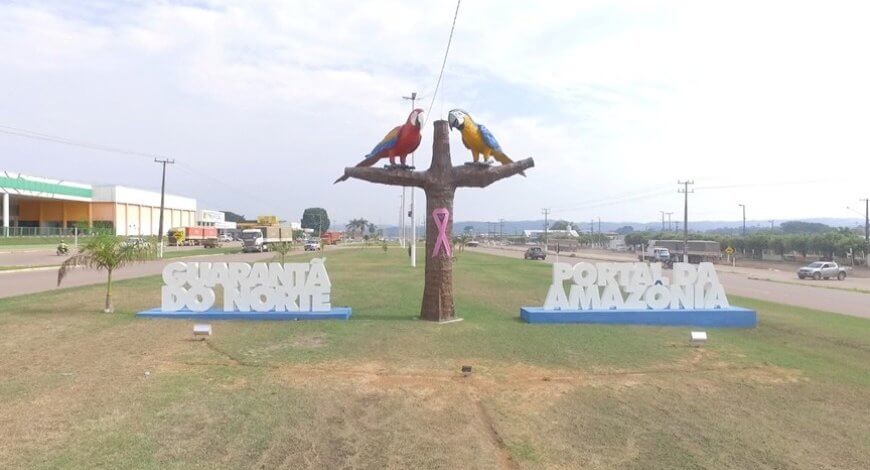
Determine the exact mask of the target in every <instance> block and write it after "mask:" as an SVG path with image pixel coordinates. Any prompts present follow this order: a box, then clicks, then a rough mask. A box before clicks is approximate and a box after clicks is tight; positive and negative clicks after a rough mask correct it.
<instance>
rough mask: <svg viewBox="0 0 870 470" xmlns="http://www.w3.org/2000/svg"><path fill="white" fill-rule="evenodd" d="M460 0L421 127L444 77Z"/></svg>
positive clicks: (433, 103)
mask: <svg viewBox="0 0 870 470" xmlns="http://www.w3.org/2000/svg"><path fill="white" fill-rule="evenodd" d="M461 3H462V0H456V11H455V12H453V24H452V25H451V26H450V36H448V37H447V48H446V49H444V60H443V61H441V71H440V72H438V80H437V81H436V82H435V91H434V92H433V93H432V101H431V102H430V103H429V109H428V110H427V111H426V120H425V121H423V127H426V124H428V123H429V113H431V112H432V106H433V105H435V98H436V97H437V96H438V88H439V87H440V86H441V78H442V77H444V67H445V66H446V65H447V55H448V54H449V53H450V44H451V43H452V42H453V31H454V30H455V29H456V18H458V17H459V5H460V4H461Z"/></svg>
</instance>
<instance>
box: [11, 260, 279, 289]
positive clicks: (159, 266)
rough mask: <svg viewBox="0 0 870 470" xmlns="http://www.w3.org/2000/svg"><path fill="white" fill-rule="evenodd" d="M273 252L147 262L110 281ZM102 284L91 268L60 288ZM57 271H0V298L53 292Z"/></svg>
mask: <svg viewBox="0 0 870 470" xmlns="http://www.w3.org/2000/svg"><path fill="white" fill-rule="evenodd" d="M274 256H275V255H274V253H239V254H232V255H213V254H212V255H209V254H207V253H205V254H203V255H202V256H189V257H184V258H178V259H177V260H164V261H149V262H146V263H139V264H133V265H130V266H127V267H125V268H121V269H119V270H118V271H115V273H114V274H113V278H114V280H122V279H131V278H134V277H142V276H152V275H156V274H160V273H161V272H163V266H165V265H166V264H167V263H169V262H172V261H185V262H191V261H209V262H217V261H246V262H249V263H250V262H255V261H263V260H269V259H272V258H273V257H274ZM103 282H106V272H105V271H95V270H92V269H83V268H82V269H77V270H75V271H73V272H72V273H70V274H69V275H68V276H67V277H66V278H65V279H64V281H63V284H62V285H61V288H64V287H75V286H84V285H89V284H99V283H103ZM57 288H58V287H57V268H49V269H38V270H32V271H19V272H4V271H0V298H4V297H12V296H16V295H23V294H33V293H36V292H43V291H48V290H53V289H57Z"/></svg>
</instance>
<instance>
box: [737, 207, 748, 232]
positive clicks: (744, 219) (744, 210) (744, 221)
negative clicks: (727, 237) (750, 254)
mask: <svg viewBox="0 0 870 470" xmlns="http://www.w3.org/2000/svg"><path fill="white" fill-rule="evenodd" d="M737 205H738V206H740V207H741V208H743V236H744V237H745V236H746V204H737Z"/></svg>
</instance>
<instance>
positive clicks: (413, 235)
mask: <svg viewBox="0 0 870 470" xmlns="http://www.w3.org/2000/svg"><path fill="white" fill-rule="evenodd" d="M402 99H406V100H411V111H413V110H414V109H415V107H416V103H417V92H416V91H413V92H411V96H403V97H402ZM413 166H414V152H411V167H413ZM415 192H416V191H415V190H414V187H413V186H412V187H411V210H410V211H408V215H409V216H410V217H411V267H412V268H415V267H417V219H416V215H415V214H414V193H415ZM404 195H405V189H404V188H402V196H403V199H402V200H403V201H404Z"/></svg>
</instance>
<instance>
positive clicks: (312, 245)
mask: <svg viewBox="0 0 870 470" xmlns="http://www.w3.org/2000/svg"><path fill="white" fill-rule="evenodd" d="M319 249H320V243H317V242H308V243H306V244H305V251H317V250H319Z"/></svg>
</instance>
